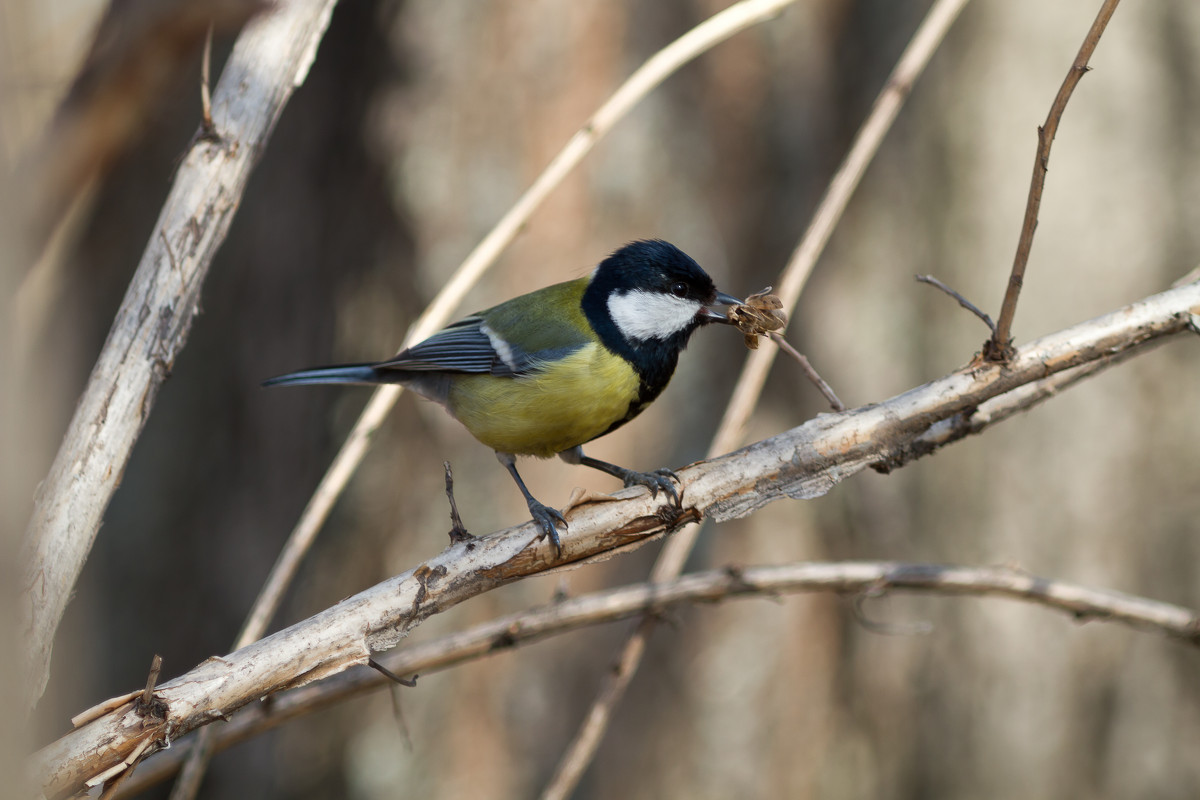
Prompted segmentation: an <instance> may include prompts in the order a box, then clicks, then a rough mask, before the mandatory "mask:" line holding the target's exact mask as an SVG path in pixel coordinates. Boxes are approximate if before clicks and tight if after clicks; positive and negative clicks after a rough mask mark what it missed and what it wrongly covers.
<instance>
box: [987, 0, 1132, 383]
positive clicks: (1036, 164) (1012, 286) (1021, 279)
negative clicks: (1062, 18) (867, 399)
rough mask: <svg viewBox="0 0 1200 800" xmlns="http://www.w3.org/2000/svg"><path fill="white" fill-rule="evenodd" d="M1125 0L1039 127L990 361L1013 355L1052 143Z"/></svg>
mask: <svg viewBox="0 0 1200 800" xmlns="http://www.w3.org/2000/svg"><path fill="white" fill-rule="evenodd" d="M1120 1H1121V0H1104V5H1102V6H1101V7H1100V12H1099V13H1098V14H1096V19H1095V21H1094V22H1092V27H1091V28H1089V29H1088V32H1087V36H1085V37H1084V38H1083V45H1082V46H1081V47H1080V48H1079V53H1078V54H1077V55H1076V56H1075V61H1074V62H1073V63H1072V64H1071V69H1070V70H1068V71H1067V77H1066V78H1065V79H1064V80H1063V82H1062V86H1060V87H1059V89H1058V94H1057V95H1055V97H1054V102H1053V103H1051V104H1050V113H1049V114H1047V115H1046V123H1045V124H1044V125H1042V126H1040V127H1039V128H1038V147H1037V155H1036V156H1035V157H1034V159H1033V180H1032V181H1031V182H1030V186H1029V199H1028V200H1026V202H1025V221H1024V222H1022V223H1021V237H1020V239H1019V240H1018V242H1017V254H1016V256H1015V257H1014V259H1013V267H1012V273H1011V274H1010V275H1009V277H1008V289H1007V291H1005V293H1004V303H1003V304H1002V305H1001V306H1000V319H999V320H997V322H996V327H995V329H993V331H992V338H991V339H989V340H988V341H987V342H986V343H985V344H984V347H983V354H984V357H985V358H987V359H988V360H989V361H1005V360H1007V359H1008V358H1010V357H1011V356H1012V354H1013V349H1012V323H1013V317H1014V316H1016V313H1017V298H1018V297H1019V296H1020V294H1021V286H1022V285H1023V284H1024V283H1025V267H1026V266H1027V265H1028V264H1029V253H1030V251H1031V250H1032V249H1033V234H1034V232H1035V231H1037V221H1038V210H1039V209H1040V208H1041V207H1042V189H1043V187H1045V185H1046V171H1047V170H1048V168H1049V166H1050V146H1051V145H1053V144H1054V136H1055V135H1056V134H1057V133H1058V123H1059V122H1060V121H1061V120H1062V115H1063V112H1064V111H1066V109H1067V101H1068V100H1070V99H1071V94H1072V93H1073V92H1074V91H1075V86H1076V85H1077V84H1078V83H1079V80H1080V79H1081V78H1082V77H1083V76H1084V74H1085V73H1087V72H1088V70H1090V69H1091V67H1089V66H1088V61H1089V60H1090V59H1091V57H1092V53H1093V52H1095V50H1096V45H1097V44H1099V43H1100V37H1101V36H1102V35H1103V34H1104V29H1105V28H1106V27H1107V26H1108V21H1109V19H1111V18H1112V15H1113V12H1114V11H1116V10H1117V3H1119V2H1120Z"/></svg>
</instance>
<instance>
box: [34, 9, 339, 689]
mask: <svg viewBox="0 0 1200 800" xmlns="http://www.w3.org/2000/svg"><path fill="white" fill-rule="evenodd" d="M332 8H333V0H323V1H322V2H320V3H309V2H299V1H298V0H292V2H279V3H276V6H275V10H274V12H273V13H270V14H267V15H264V16H262V17H260V18H258V19H257V20H255V21H253V22H251V23H250V25H249V27H248V28H247V29H246V31H245V32H244V33H243V34H242V36H241V37H239V39H238V43H237V45H236V46H235V47H234V51H233V54H232V55H231V56H230V59H229V64H228V66H227V67H226V68H225V71H224V74H223V75H222V76H221V82H220V84H219V85H218V86H217V90H216V97H215V100H214V102H215V112H216V115H217V125H218V126H219V128H220V131H221V135H222V137H223V138H222V141H221V142H220V143H213V142H198V143H197V144H196V145H195V146H194V147H192V149H191V150H190V151H189V152H188V153H187V154H186V155H185V156H184V158H183V161H182V163H181V164H180V167H179V173H178V175H177V176H176V179H175V184H174V186H173V187H172V188H171V193H170V195H169V196H168V198H167V201H166V203H165V204H164V205H163V209H162V212H161V214H160V215H159V218H158V222H156V223H155V226H154V232H153V234H151V236H150V242H149V243H148V245H147V246H146V251H145V253H144V254H143V256H142V260H141V263H140V264H139V265H138V269H137V272H136V273H135V275H134V277H133V281H132V282H131V283H130V285H129V289H128V291H127V292H126V294H125V299H124V300H123V301H122V303H121V307H120V309H119V310H118V312H117V316H116V319H115V320H114V321H113V327H112V330H111V331H110V332H109V335H108V340H107V341H106V342H105V343H104V349H103V350H102V351H101V353H100V357H99V358H98V359H97V361H96V365H95V367H94V368H93V370H92V375H91V377H90V378H89V380H88V384H87V387H86V388H85V389H84V392H83V396H82V397H80V399H79V404H78V406H77V407H76V409H75V415H74V417H73V418H72V420H71V424H70V427H68V429H67V432H66V435H65V436H64V438H63V443H62V446H61V447H60V448H59V451H58V454H57V456H56V457H55V459H54V463H53V465H52V466H51V468H50V474H49V475H48V476H47V477H46V479H45V481H44V482H43V484H42V487H41V489H40V491H39V492H38V497H37V502H36V505H35V508H34V511H33V517H32V519H31V521H30V523H29V527H28V529H27V532H26V540H25V543H24V547H23V552H22V558H21V564H22V577H21V580H22V583H21V587H22V590H23V592H22V600H21V602H22V604H23V605H22V618H23V619H22V624H23V628H24V629H25V630H26V631H27V632H28V633H27V638H26V643H25V645H26V650H27V652H26V653H25V656H24V657H25V661H26V664H25V673H26V674H25V684H26V691H27V693H28V698H29V703H30V704H32V703H34V702H36V700H37V698H38V697H39V696H40V695H41V692H42V690H43V689H44V688H45V685H46V680H47V678H48V674H49V664H50V653H51V648H52V647H53V641H54V632H55V630H56V629H57V627H58V622H59V620H60V619H61V618H62V614H63V611H64V610H65V608H66V605H67V601H68V599H69V597H70V596H71V592H72V590H73V588H74V586H75V580H76V578H77V577H78V575H79V571H80V570H81V569H82V567H83V563H84V561H86V559H87V555H88V552H89V551H90V550H91V546H92V542H93V541H94V540H95V537H96V533H97V531H98V530H99V528H100V522H101V519H102V517H103V515H104V511H105V509H107V508H108V503H109V500H110V499H111V498H112V495H113V492H115V491H116V488H117V485H118V484H119V483H120V481H121V475H122V474H123V473H124V471H125V466H126V465H127V464H128V463H129V456H130V452H131V451H132V449H133V444H134V442H135V441H136V440H137V437H138V435H139V434H140V433H141V430H142V427H143V425H145V422H146V418H147V416H148V415H149V413H150V410H151V408H153V406H154V400H155V397H156V396H157V394H158V389H159V387H160V386H161V385H162V382H163V380H164V379H165V378H166V376H167V375H168V374H169V373H170V371H171V367H172V365H173V364H174V363H175V358H176V356H177V355H178V354H179V352H180V351H181V350H182V349H183V345H184V343H185V341H186V339H187V334H188V331H189V330H190V329H191V324H192V318H193V317H194V316H195V314H196V311H197V304H198V302H199V299H200V289H201V286H202V285H203V283H204V278H205V276H206V275H207V274H208V268H209V265H210V264H211V263H212V259H213V256H214V254H215V253H216V251H217V248H219V247H220V245H221V243H222V242H224V240H225V234H226V231H227V230H228V229H229V223H230V221H231V220H232V219H233V215H234V213H235V212H236V211H237V207H238V204H239V202H240V200H241V196H242V192H243V190H244V189H245V186H246V181H247V179H248V178H249V175H250V171H251V170H252V168H253V166H254V164H255V162H256V161H257V159H258V156H259V154H260V153H261V152H262V150H263V148H264V147H265V146H266V142H267V139H268V137H269V136H270V134H271V131H272V129H273V128H274V126H275V122H276V120H278V118H279V115H280V113H282V111H283V107H284V105H285V104H286V103H287V100H288V98H289V97H291V94H292V92H293V91H294V90H295V88H296V86H297V85H299V84H300V83H301V82H302V81H303V78H304V76H305V75H306V74H307V72H308V65H309V64H310V63H311V62H312V59H313V57H314V55H315V52H316V47H317V44H318V42H319V41H320V39H321V35H322V33H323V32H324V30H325V27H326V25H327V24H328V22H329V15H330V13H331V11H332Z"/></svg>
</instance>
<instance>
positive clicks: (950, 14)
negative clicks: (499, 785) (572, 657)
mask: <svg viewBox="0 0 1200 800" xmlns="http://www.w3.org/2000/svg"><path fill="white" fill-rule="evenodd" d="M967 2H968V0H938V2H937V3H935V4H934V5H933V6H932V7H931V8H930V9H929V13H928V14H926V16H925V19H924V20H923V21H922V22H921V25H920V27H919V28H918V29H917V31H916V33H915V34H913V38H912V41H910V42H909V44H908V47H906V48H905V50H904V52H903V53H902V54H901V56H900V60H899V61H897V62H896V66H895V68H894V69H893V70H892V74H891V75H889V76H888V80H887V83H886V84H885V85H884V87H883V90H882V91H880V93H879V96H878V97H877V98H876V99H875V104H874V106H872V108H871V112H870V114H868V115H867V119H866V120H865V121H864V122H863V125H862V128H860V129H859V132H858V134H857V136H855V139H854V143H853V145H851V147H850V152H849V153H847V154H846V158H845V159H844V160H843V161H842V164H841V166H839V167H838V171H837V173H836V174H835V175H834V176H833V180H831V181H830V183H829V188H828V189H827V190H826V191H825V196H824V197H822V198H821V203H820V205H819V206H818V207H817V211H816V213H815V214H814V215H813V219H812V221H811V222H810V223H809V226H808V229H807V230H806V231H805V232H804V235H803V236H802V237H801V239H800V243H799V244H798V245H797V247H796V250H795V252H794V253H793V254H792V257H791V258H790V259H789V260H788V263H787V265H786V266H785V267H784V271H783V275H782V277H781V279H780V281H779V297H780V299H781V300H782V301H783V307H784V309H785V311H786V312H787V313H788V314H791V312H792V310H793V309H794V308H795V306H796V301H797V300H798V299H799V297H800V290H801V289H803V288H804V284H805V283H806V282H807V280H808V276H809V275H810V274H811V273H812V270H813V267H814V266H816V263H817V259H818V258H819V257H820V255H821V253H822V252H823V251H824V249H825V245H826V244H827V243H828V242H829V237H830V236H832V235H833V229H834V228H835V227H836V226H837V223H838V221H839V220H840V219H841V218H842V214H843V213H844V212H845V210H846V206H847V205H848V204H849V203H850V197H851V196H852V195H853V194H854V190H855V189H856V188H857V187H858V184H859V182H860V181H861V180H862V176H863V174H864V173H865V172H866V170H867V166H868V165H869V164H870V163H871V160H872V159H873V158H874V157H875V153H876V152H877V151H878V149H879V145H880V144H881V143H882V142H883V138H884V136H885V135H886V134H887V132H888V131H889V130H890V129H891V127H892V123H893V122H894V121H895V120H896V116H897V115H898V114H899V113H900V108H901V107H902V106H903V105H904V101H905V100H907V99H908V95H909V93H910V92H911V91H912V87H913V84H914V83H915V82H916V80H917V78H918V77H919V76H920V75H921V73H922V72H923V71H924V70H925V66H926V65H927V64H928V63H929V59H930V58H932V57H933V54H934V52H935V51H936V50H937V48H938V45H939V44H941V42H942V40H943V39H944V38H945V36H946V33H947V32H948V31H949V29H950V26H951V25H952V24H953V23H954V20H955V19H957V18H958V14H959V12H961V11H962V9H963V7H964V6H965V5H966V4H967ZM775 354H776V349H775V348H773V347H764V348H760V349H758V350H755V351H754V352H752V353H751V354H750V357H749V358H748V359H747V360H746V365H745V366H744V367H743V368H742V374H741V375H740V376H739V377H738V382H737V385H736V386H735V387H734V390H733V396H732V397H731V398H730V401H729V405H728V406H727V407H726V409H725V417H724V419H722V420H721V425H720V428H719V429H718V430H717V434H716V436H715V437H714V438H713V442H712V445H711V447H710V448H709V451H708V453H709V456H715V455H719V454H721V453H725V452H728V451H730V450H732V449H733V448H735V447H737V446H738V444H739V443H740V442H742V441H743V440H744V438H743V437H744V436H745V428H746V421H747V420H748V419H749V418H750V414H751V412H752V411H753V410H754V407H755V406H756V405H757V404H758V397H759V395H760V394H761V393H762V388H763V385H764V384H765V383H766V380H767V373H768V372H769V371H770V369H771V365H772V364H774V363H775ZM698 535H699V529H695V528H691V529H687V530H684V531H682V532H681V533H680V534H679V535H678V536H674V537H672V538H671V540H670V541H669V542H667V544H666V546H664V547H663V550H662V552H661V553H660V554H659V556H658V560H657V561H656V562H655V564H654V568H653V571H652V572H651V579H652V580H655V581H664V580H670V579H671V578H674V577H675V576H677V575H679V574H680V573H681V572H682V571H683V566H684V563H685V562H686V561H687V559H688V556H689V555H690V554H691V552H692V549H693V548H694V547H695V544H696V537H697V536H698ZM652 626H653V623H652V622H651V621H649V620H647V621H646V622H644V623H643V624H642V625H640V626H638V629H637V630H636V631H635V632H634V633H633V635H632V636H630V637H629V639H628V640H626V642H625V645H624V647H623V649H622V652H621V654H620V656H618V658H617V662H618V664H620V668H619V669H617V670H614V671H613V672H612V673H611V674H610V675H609V676H608V677H607V678H606V679H605V684H604V686H603V687H602V688H601V689H600V692H599V695H598V697H597V698H596V700H595V701H594V702H593V703H592V706H591V708H590V709H589V711H588V714H587V716H586V718H585V719H584V722H583V724H582V725H581V726H580V729H579V731H578V732H577V733H576V735H575V738H574V739H572V741H571V743H570V745H568V747H567V752H566V753H565V754H564V755H563V757H562V759H561V760H560V761H559V765H558V767H557V768H556V770H555V774H554V777H553V778H552V779H551V781H550V783H549V784H548V785H547V787H546V789H545V790H544V791H543V793H542V797H543V800H556V799H557V798H565V797H567V796H568V795H570V793H571V791H572V790H573V788H574V787H575V786H576V785H577V784H578V783H579V779H580V778H581V777H583V771H584V769H586V767H587V765H588V764H589V763H590V762H591V760H592V757H593V755H594V754H595V751H596V748H597V747H598V746H599V744H600V740H601V738H602V737H603V735H604V731H605V730H606V729H607V728H608V719H609V717H610V715H611V712H612V709H613V707H614V706H615V705H616V703H617V702H619V700H620V698H621V697H622V696H623V694H624V691H625V687H627V686H628V685H629V682H630V681H631V680H632V679H633V675H634V674H635V673H636V672H637V668H638V664H639V663H640V662H641V655H642V653H643V652H644V650H645V644H646V637H647V636H649V634H650V630H651V628H652Z"/></svg>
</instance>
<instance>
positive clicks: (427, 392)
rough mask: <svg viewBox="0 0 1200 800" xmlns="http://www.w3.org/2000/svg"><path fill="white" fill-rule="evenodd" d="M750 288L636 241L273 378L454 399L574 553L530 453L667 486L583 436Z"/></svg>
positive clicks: (454, 409)
mask: <svg viewBox="0 0 1200 800" xmlns="http://www.w3.org/2000/svg"><path fill="white" fill-rule="evenodd" d="M741 302H742V301H741V300H739V299H738V298H736V297H733V296H732V295H728V294H725V293H724V292H720V291H718V290H717V288H716V286H715V284H714V283H713V280H712V279H711V278H710V277H709V276H708V274H707V273H705V271H704V270H703V269H701V267H700V265H699V264H697V263H696V262H695V261H694V260H693V259H692V258H691V257H690V256H688V255H687V254H686V253H684V252H683V251H682V250H680V249H679V248H678V247H676V246H675V245H673V244H671V243H669V242H666V241H663V240H661V239H648V240H640V241H634V242H630V243H629V244H626V245H624V246H623V247H620V248H618V249H617V250H615V251H614V252H613V253H612V254H611V255H609V256H608V257H607V258H605V259H604V260H603V261H601V262H600V264H599V265H598V266H597V267H596V268H595V269H594V270H592V272H591V273H590V274H589V275H586V276H584V277H581V278H578V279H575V280H571V281H567V282H565V283H558V284H554V285H552V286H547V287H545V288H542V289H537V290H535V291H532V292H529V293H528V294H523V295H520V296H519V297H515V298H513V299H511V300H508V301H506V302H503V303H501V304H499V305H497V306H493V307H492V308H489V309H487V310H484V311H479V312H477V313H474V314H471V315H469V316H467V317H464V318H463V319H461V320H459V321H458V322H455V323H453V324H451V325H449V326H448V327H446V328H444V329H442V330H441V331H439V332H438V333H435V334H433V335H432V336H430V337H429V338H428V339H425V340H424V341H421V342H418V343H417V344H414V345H412V346H411V347H408V348H406V349H404V350H401V351H400V352H399V353H397V354H396V355H395V356H393V357H392V358H389V359H387V360H385V361H378V362H373V363H364V364H344V365H339V366H332V367H318V368H313V369H305V370H301V371H299V372H291V373H288V374H286V375H280V376H278V377H275V378H271V379H269V380H267V381H265V382H264V383H263V385H264V386H301V385H311V384H360V385H364V384H365V385H375V384H401V385H402V386H404V387H405V388H407V389H410V390H412V391H414V392H416V393H417V394H419V395H421V396H423V397H425V398H427V399H429V400H433V401H434V402H437V403H440V404H441V405H442V406H444V407H445V409H446V410H447V411H448V412H449V413H450V414H451V416H453V417H454V418H455V419H457V420H458V421H459V422H461V423H462V424H463V426H465V427H466V429H467V431H468V432H470V433H471V435H472V436H474V437H475V438H476V439H477V440H479V441H480V442H481V443H483V444H484V445H486V446H487V447H490V448H491V449H492V450H494V451H495V453H496V457H497V458H498V459H499V461H500V463H501V464H502V465H504V467H505V468H506V469H507V470H508V472H509V474H510V475H511V476H512V478H513V480H514V481H515V482H516V484H517V488H518V489H520V491H521V494H522V495H523V496H524V498H525V502H526V505H527V506H528V507H529V513H530V515H531V517H532V519H533V522H534V523H535V524H536V525H537V527H538V529H539V535H538V538H539V539H544V538H546V537H549V538H550V540H551V542H552V543H553V545H554V547H555V551H556V552H557V553H558V554H559V555H560V556H561V554H562V541H561V539H560V537H559V533H558V526H559V525H561V526H562V527H563V529H564V530H565V529H566V528H567V522H566V519H565V518H564V517H563V515H562V514H561V513H560V512H559V511H558V510H556V509H554V508H551V507H549V506H546V505H544V504H543V503H541V502H539V501H538V500H537V499H535V498H534V496H533V495H532V494H531V493H530V491H529V489H528V487H526V485H525V481H524V480H522V478H521V475H520V473H519V472H518V471H517V466H516V457H517V456H536V457H539V458H550V457H553V456H555V455H557V456H559V457H560V458H561V459H562V460H563V461H566V462H567V463H569V464H580V465H583V466H587V467H592V468H593V469H598V470H600V471H602V472H605V473H607V474H609V475H612V476H613V477H616V478H618V479H620V480H621V481H622V482H623V483H624V484H625V486H626V487H629V486H638V485H640V486H645V487H646V488H648V489H649V490H650V492H651V494H652V495H653V496H654V497H657V496H658V492H659V491H660V490H661V491H665V492H666V493H667V495H668V496H670V497H671V498H672V499H673V500H674V501H675V503H676V505H678V504H679V496H678V493H677V492H676V490H675V486H674V484H673V481H674V480H678V479H677V478H676V476H675V474H674V473H673V472H671V471H670V470H667V469H660V470H655V471H654V472H649V473H645V472H637V471H634V470H631V469H626V468H625V467H620V466H617V465H616V464H610V463H608V462H606V461H601V460H599V459H596V458H591V457H589V456H586V455H584V453H583V445H585V444H587V443H588V442H591V441H592V440H594V439H596V438H598V437H601V436H604V435H605V434H607V433H611V432H612V431H614V430H616V429H617V428H620V427H621V426H622V425H624V424H625V423H627V422H629V421H630V420H632V419H633V418H634V417H636V416H637V415H638V414H640V413H641V412H642V411H643V410H644V409H645V408H646V407H647V406H648V405H650V403H651V402H653V401H654V400H655V399H656V398H657V397H658V396H659V394H661V393H662V391H663V389H665V388H666V386H667V383H668V382H669V381H670V379H671V376H672V374H673V373H674V372H675V367H676V364H677V363H678V360H679V354H680V352H681V351H682V350H683V349H684V348H685V347H686V346H687V343H688V340H689V339H690V337H691V335H692V333H693V332H695V331H696V329H698V328H700V327H702V326H704V325H707V324H709V323H729V322H730V320H729V319H728V317H727V316H726V315H725V314H722V313H720V312H718V311H715V310H713V308H711V306H714V305H724V306H737V305H740V304H741Z"/></svg>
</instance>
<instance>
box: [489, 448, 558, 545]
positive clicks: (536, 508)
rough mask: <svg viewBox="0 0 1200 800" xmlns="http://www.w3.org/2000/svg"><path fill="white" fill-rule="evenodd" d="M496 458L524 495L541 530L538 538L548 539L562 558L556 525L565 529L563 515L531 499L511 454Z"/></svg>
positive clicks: (499, 455) (500, 455) (515, 459)
mask: <svg viewBox="0 0 1200 800" xmlns="http://www.w3.org/2000/svg"><path fill="white" fill-rule="evenodd" d="M496 458H498V459H499V460H500V463H501V464H503V465H504V468H505V469H507V470H508V473H509V474H510V475H512V476H513V480H514V481H516V482H517V488H518V489H520V490H521V494H523V495H525V504H526V505H528V506H529V513H530V515H531V516H532V517H533V521H534V523H535V524H536V525H537V526H538V527H539V528H541V529H542V534H541V536H539V537H538V538H539V539H541V538H544V537H546V536H549V537H550V541H551V542H553V543H554V551H555V552H556V553H557V554H558V555H559V556H560V557H561V556H562V541H560V540H559V538H558V527H557V526H558V525H559V523H561V524H562V526H563V530H566V528H567V521H566V519H564V518H563V515H562V514H560V513H558V512H557V511H555V510H554V509H553V508H550V507H549V506H545V505H542V504H541V503H539V502H538V501H537V500H535V499H534V498H533V495H531V494H530V493H529V490H528V489H526V488H525V481H523V480H521V475H520V473H518V472H517V458H516V456H514V455H513V454H512V453H500V452H497V453H496Z"/></svg>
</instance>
